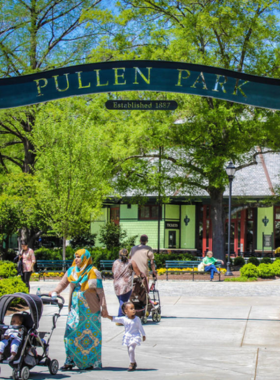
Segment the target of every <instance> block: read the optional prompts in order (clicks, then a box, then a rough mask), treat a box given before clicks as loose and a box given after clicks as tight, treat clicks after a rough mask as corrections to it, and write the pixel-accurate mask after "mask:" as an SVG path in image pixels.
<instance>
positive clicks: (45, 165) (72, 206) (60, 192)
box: [33, 99, 111, 259]
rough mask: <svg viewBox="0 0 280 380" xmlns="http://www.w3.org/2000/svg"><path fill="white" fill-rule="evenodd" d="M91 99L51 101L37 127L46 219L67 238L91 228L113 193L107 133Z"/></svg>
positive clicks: (41, 196) (40, 194)
mask: <svg viewBox="0 0 280 380" xmlns="http://www.w3.org/2000/svg"><path fill="white" fill-rule="evenodd" d="M85 103H87V100H86V99H73V100H71V101H69V100H64V101H60V102H57V103H55V102H54V103H49V104H48V105H47V106H46V107H44V109H43V110H42V111H41V112H40V114H39V115H38V120H39V122H40V126H41V128H40V129H39V128H38V129H37V130H36V131H35V132H34V139H33V143H34V146H36V151H37V159H36V165H35V170H36V177H37V179H38V182H39V189H38V200H39V203H40V214H41V219H42V220H44V222H45V223H46V224H47V225H49V226H50V227H51V228H52V230H53V231H55V232H56V233H57V234H58V235H59V236H61V237H62V238H63V259H65V241H66V238H67V237H71V236H77V235H79V234H83V233H85V232H87V231H88V230H89V224H90V220H91V217H93V218H95V217H96V216H97V215H98V213H99V212H100V208H101V207H102V201H103V200H104V197H105V196H106V195H108V194H109V193H110V190H111V187H110V179H111V172H110V170H111V165H110V151H109V149H110V148H109V147H108V146H107V145H106V136H105V135H104V134H103V131H102V129H101V128H100V124H99V120H98V119H97V120H94V119H95V114H94V112H93V110H92V109H91V107H90V106H88V107H87V108H88V113H82V112H81V110H86V106H85Z"/></svg>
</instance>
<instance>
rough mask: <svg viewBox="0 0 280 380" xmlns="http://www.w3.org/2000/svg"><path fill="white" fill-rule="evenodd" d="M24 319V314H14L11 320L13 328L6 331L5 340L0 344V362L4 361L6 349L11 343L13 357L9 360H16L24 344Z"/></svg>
mask: <svg viewBox="0 0 280 380" xmlns="http://www.w3.org/2000/svg"><path fill="white" fill-rule="evenodd" d="M23 320H24V317H23V315H22V314H14V315H13V316H12V319H11V325H12V326H11V328H9V329H8V330H6V331H5V333H4V339H3V340H2V341H1V342H0V361H1V360H3V353H4V350H5V347H7V346H8V344H9V342H11V356H10V357H9V358H8V359H7V360H8V361H9V362H10V361H12V360H14V358H15V356H16V354H17V352H18V348H19V346H20V344H21V342H22V337H23V329H22V328H19V326H22V324H23Z"/></svg>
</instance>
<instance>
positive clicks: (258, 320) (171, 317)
mask: <svg viewBox="0 0 280 380" xmlns="http://www.w3.org/2000/svg"><path fill="white" fill-rule="evenodd" d="M161 319H194V320H199V319H200V320H213V321H247V320H248V321H250V322H252V321H257V322H280V319H264V318H261V319H260V318H249V319H248V318H226V317H225V318H217V317H174V316H171V315H170V316H169V317H163V316H162V317H161ZM148 324H152V322H151V323H147V325H148ZM154 324H157V323H154Z"/></svg>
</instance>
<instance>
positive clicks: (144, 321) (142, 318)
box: [141, 316, 148, 325]
mask: <svg viewBox="0 0 280 380" xmlns="http://www.w3.org/2000/svg"><path fill="white" fill-rule="evenodd" d="M147 320H148V319H147V317H146V316H144V317H141V322H142V325H145V324H146V323H147Z"/></svg>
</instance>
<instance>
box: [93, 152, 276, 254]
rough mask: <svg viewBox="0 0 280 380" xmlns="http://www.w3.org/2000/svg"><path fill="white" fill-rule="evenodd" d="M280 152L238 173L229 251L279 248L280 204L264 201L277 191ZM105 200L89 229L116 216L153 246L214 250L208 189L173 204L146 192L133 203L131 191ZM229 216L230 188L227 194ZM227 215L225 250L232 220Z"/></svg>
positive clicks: (183, 196) (176, 199)
mask: <svg viewBox="0 0 280 380" xmlns="http://www.w3.org/2000/svg"><path fill="white" fill-rule="evenodd" d="M279 164H280V155H279V154H269V155H266V156H265V157H264V156H260V157H258V165H255V166H254V167H248V168H244V169H243V170H241V171H239V172H237V173H236V175H235V179H234V181H233V192H232V215H231V235H230V244H231V247H230V249H231V252H235V253H236V254H239V253H253V252H255V253H261V252H262V250H263V243H265V244H264V250H265V251H268V252H271V250H272V249H274V248H277V247H280V206H275V205H274V206H267V207H263V202H262V201H263V200H265V199H268V200H269V199H270V198H271V197H272V196H273V195H274V187H276V186H278V184H279V173H278V168H279V167H280V165H279ZM124 199H125V201H124V200H123V199H118V200H114V199H111V200H110V201H109V202H107V203H106V204H104V208H103V213H102V215H100V217H99V218H98V220H95V221H94V222H92V223H91V232H92V233H98V231H99V228H100V226H102V225H104V224H105V223H107V222H109V221H112V222H114V223H116V224H120V225H121V226H122V227H123V229H125V230H126V231H127V233H128V236H133V235H139V237H140V235H142V234H147V235H148V236H149V245H151V246H152V247H153V249H155V250H156V249H157V248H158V241H159V245H160V249H162V250H175V251H178V250H188V251H194V252H197V253H198V254H199V253H200V254H201V253H202V254H204V253H205V252H206V251H207V250H211V249H212V222H211V216H210V211H211V205H210V198H209V196H208V195H207V193H206V192H205V193H202V192H201V193H200V194H197V195H195V196H190V195H188V194H181V193H178V194H176V195H173V196H170V203H169V204H163V205H162V206H161V207H159V206H158V205H157V204H156V197H154V196H150V197H148V202H147V204H146V205H144V206H139V205H137V204H133V203H131V202H132V199H133V198H130V197H129V196H127V195H126V196H125V198H124ZM224 207H225V215H226V214H227V210H228V192H227V191H226V192H225V194H224ZM227 222H228V221H227V217H226V218H225V241H226V246H225V250H227V241H228V236H227V231H228V223H227Z"/></svg>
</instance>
